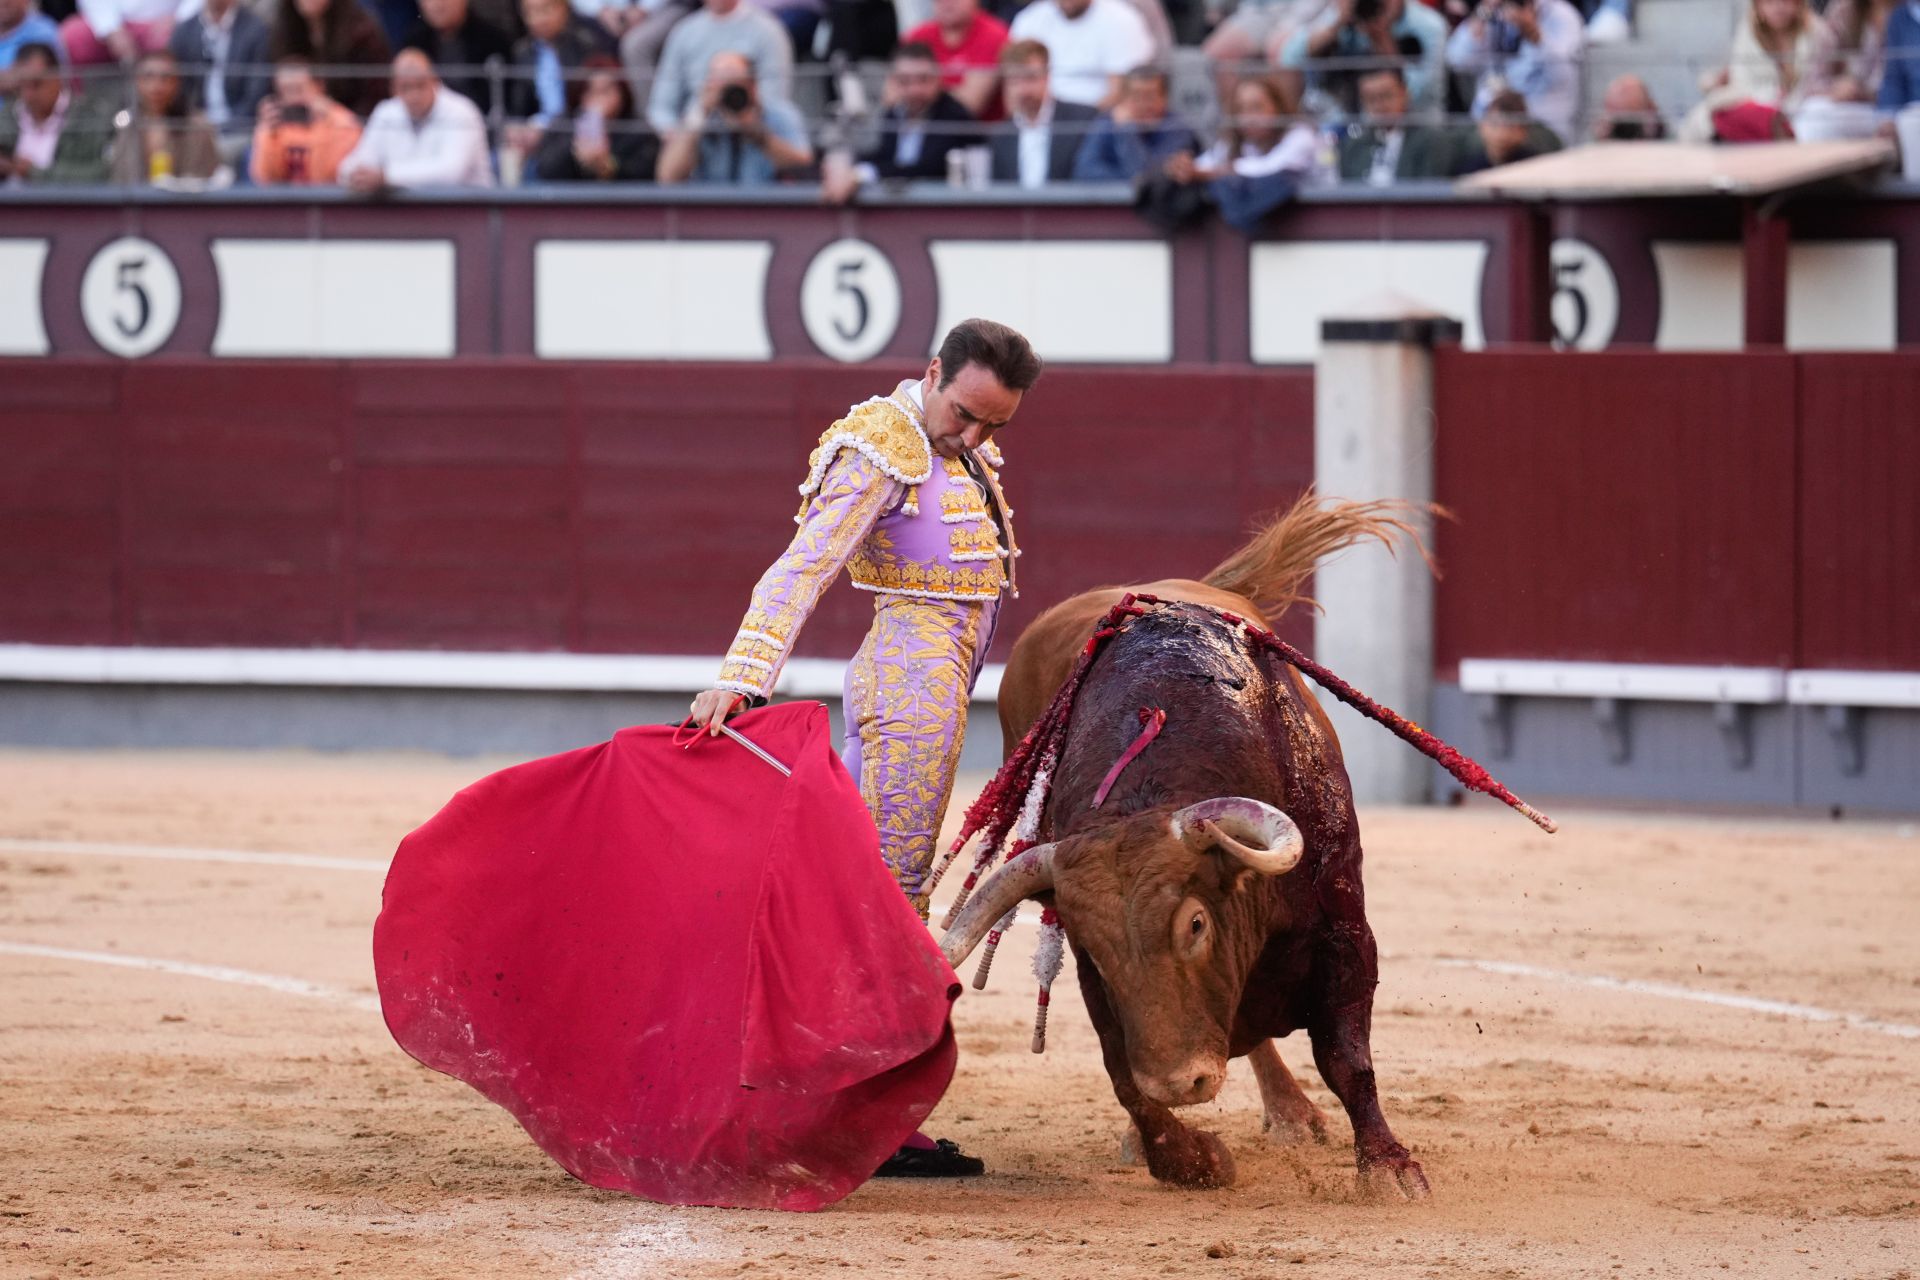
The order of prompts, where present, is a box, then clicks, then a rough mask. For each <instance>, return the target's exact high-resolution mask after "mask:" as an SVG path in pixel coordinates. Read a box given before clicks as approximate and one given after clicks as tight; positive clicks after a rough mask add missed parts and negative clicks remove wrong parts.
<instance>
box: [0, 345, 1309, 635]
mask: <svg viewBox="0 0 1920 1280" xmlns="http://www.w3.org/2000/svg"><path fill="white" fill-rule="evenodd" d="M912 372H913V370H912V369H910V368H900V369H881V370H878V371H877V372H876V371H875V370H873V369H867V370H857V369H846V368H839V367H834V366H819V365H798V364H792V365H755V366H750V367H746V366H734V365H714V366H688V365H677V366H634V365H556V364H553V363H549V362H531V361H528V362H511V361H509V362H502V361H497V360H487V361H475V362H472V363H463V362H433V363H423V364H393V363H370V362H367V363H321V362H287V363H235V362H230V361H221V362H217V363H216V362H164V361H163V362H148V363H143V364H127V365H102V364H99V363H81V362H67V361H61V360H52V361H47V360H41V361H34V362H30V363H29V362H24V361H20V362H0V458H4V459H5V463H4V465H3V466H0V642H9V641H10V642H23V641H24V642H37V643H54V644H138V645H187V646H197V645H223V646H224V645H233V646H267V647H276V646H289V647H315V646H318V647H333V646H362V647H376V648H446V649H573V650H580V651H591V652H633V653H717V652H719V651H720V650H722V649H723V648H724V647H725V646H726V644H727V642H728V640H729V639H730V638H731V635H732V631H733V628H734V627H735V626H736V625H737V623H738V619H739V615H740V612H741V610H742V608H743V606H744V603H745V600H746V594H747V591H748V589H749V588H750V587H751V585H752V583H753V581H754V579H755V578H756V577H757V576H758V574H759V573H760V571H761V570H762V569H763V568H764V567H765V566H766V564H767V563H768V562H769V561H770V560H771V559H772V558H773V556H774V555H775V554H776V553H777V552H778V551H779V549H780V548H781V546H783V545H784V542H785V539H786V538H787V536H788V535H789V534H790V533H791V531H792V524H791V523H790V521H791V517H792V514H793V511H794V509H795V505H796V503H797V501H798V495H797V493H796V492H795V490H796V486H797V485H798V484H799V482H800V480H801V478H802V477H803V475H804V473H805V465H806V455H807V452H808V450H809V449H810V448H811V447H812V445H813V442H814V439H815V437H817V435H818V434H819V432H820V431H821V430H822V429H824V427H825V426H826V424H827V423H828V422H830V421H831V420H832V419H834V418H835V417H837V416H839V414H840V413H841V412H843V411H844V410H845V408H846V407H847V405H849V404H850V403H853V402H854V401H857V400H860V399H864V398H865V397H866V396H868V395H872V394H875V393H879V392H884V391H886V390H888V389H890V388H891V386H892V383H893V381H894V379H895V378H896V377H898V376H904V375H907V374H911V373H912ZM1312 399H1313V397H1312V375H1311V373H1310V372H1304V371H1298V370H1295V371H1256V370H1249V369H1244V368H1242V369H1230V370H1209V369H1199V370H1187V371H1182V372H1171V371H1128V372H1115V371H1106V370H1090V369H1072V368H1060V369H1054V370H1051V371H1049V373H1048V374H1047V376H1046V377H1045V378H1044V379H1043V381H1042V382H1041V384H1040V386H1039V387H1038V388H1037V389H1036V390H1035V391H1034V392H1033V394H1032V395H1031V396H1030V397H1029V400H1028V403H1027V405H1026V406H1025V407H1024V408H1023V409H1022V412H1021V414H1020V417H1019V418H1018V419H1017V420H1016V422H1015V424H1014V425H1013V426H1011V427H1009V428H1008V429H1007V430H1006V432H1005V433H1004V434H1003V436H1002V442H1003V444H1004V447H1005V450H1006V453H1007V456H1008V472H1007V481H1008V486H1009V490H1010V496H1011V498H1012V501H1013V503H1014V506H1015V510H1016V512H1017V520H1016V524H1017V526H1018V529H1019V532H1020V538H1021V542H1022V545H1023V546H1024V547H1025V548H1026V549H1027V554H1026V556H1025V557H1024V558H1023V560H1022V561H1021V564H1020V577H1021V589H1022V599H1021V600H1020V601H1019V602H1018V604H1017V605H1016V607H1015V608H1014V610H1013V612H1012V614H1011V615H1010V617H1009V619H1008V623H1007V624H1006V625H1003V627H1002V629H1001V634H1000V639H999V642H998V644H997V646H996V648H997V650H998V652H999V653H1001V654H1004V652H1005V650H1006V647H1007V645H1008V644H1009V643H1010V642H1011V640H1012V638H1013V636H1014V635H1015V634H1017V631H1018V627H1019V626H1020V625H1023V624H1024V623H1025V622H1026V621H1027V620H1028V619H1030V618H1031V617H1032V616H1033V615H1034V614H1035V613H1037V612H1038V611H1039V610H1040V609H1041V608H1044V607H1045V606H1046V605H1047V604H1050V603H1052V602H1054V601H1056V600H1058V599H1060V598H1062V597H1064V596H1066V595H1068V594H1071V593H1072V592H1074V591H1078V590H1081V589H1083V588H1085V587H1088V586H1093V585H1097V584H1100V583H1103V582H1115V581H1128V580H1133V581H1139V580H1146V579H1152V578H1156V577H1162V576H1167V575H1192V574H1197V573H1199V572H1202V571H1204V570H1205V569H1207V568H1208V567H1210V566H1211V565H1212V564H1214V563H1215V562H1216V561H1218V560H1219V559H1220V558H1221V557H1222V556H1224V555H1225V554H1226V552H1227V551H1228V550H1229V549H1230V548H1231V547H1232V546H1234V545H1236V543H1237V542H1238V541H1239V539H1240V537H1241V535H1242V534H1243V532H1244V530H1245V528H1246V527H1247V525H1248V523H1249V522H1250V520H1251V519H1252V518H1253V517H1254V516H1255V515H1257V514H1258V513H1260V512H1262V511H1265V510H1267V509H1270V508H1272V507H1274V506H1277V505H1279V504H1282V503H1284V502H1286V501H1288V500H1290V499H1291V498H1292V496H1293V495H1294V494H1296V493H1297V492H1299V490H1300V489H1301V488H1302V487H1304V486H1305V485H1306V484H1307V483H1308V482H1309V480H1310V479H1311V469H1312ZM869 611H870V603H869V602H868V601H867V600H866V599H865V597H864V596H861V595H859V594H858V593H856V592H852V591H847V590H839V591H836V592H834V593H833V595H832V596H831V597H830V601H829V604H828V606H827V607H826V608H825V609H824V610H823V612H822V613H821V615H820V616H819V617H818V618H817V620H816V622H815V624H814V625H813V626H812V627H811V628H809V630H808V632H807V634H806V636H805V637H804V639H803V641H802V642H801V645H800V651H801V652H803V653H812V654H822V655H834V654H839V655H844V654H847V653H849V652H851V650H852V648H853V646H854V645H855V643H857V640H858V637H859V636H860V634H861V633H862V632H863V631H864V629H865V622H866V616H867V614H868V612H869ZM1291 629H1292V632H1293V636H1294V638H1295V639H1296V640H1304V639H1306V638H1307V632H1308V627H1307V625H1306V622H1305V619H1300V618H1297V619H1294V620H1293V623H1292V628H1291Z"/></svg>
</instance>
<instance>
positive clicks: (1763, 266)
mask: <svg viewBox="0 0 1920 1280" xmlns="http://www.w3.org/2000/svg"><path fill="white" fill-rule="evenodd" d="M1792 239H1793V226H1792V224H1791V223H1789V222H1788V221H1787V219H1786V218H1785V217H1784V216H1782V214H1781V213H1780V211H1779V209H1778V208H1774V207H1771V202H1770V201H1760V200H1749V201H1747V202H1746V204H1745V205H1744V206H1743V207H1742V209H1741V212H1740V257H1741V266H1742V268H1743V273H1744V275H1745V276H1746V324H1745V330H1746V332H1745V338H1746V345H1747V346H1749V347H1779V346H1785V345H1786V341H1787V247H1788V245H1789V244H1790V243H1791V242H1792Z"/></svg>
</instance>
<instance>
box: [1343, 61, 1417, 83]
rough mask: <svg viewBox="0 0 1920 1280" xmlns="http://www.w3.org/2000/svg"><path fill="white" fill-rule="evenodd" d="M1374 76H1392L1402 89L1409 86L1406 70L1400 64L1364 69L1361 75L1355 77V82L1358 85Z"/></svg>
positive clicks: (1386, 64) (1391, 63) (1386, 63)
mask: <svg viewBox="0 0 1920 1280" xmlns="http://www.w3.org/2000/svg"><path fill="white" fill-rule="evenodd" d="M1374 76H1392V77H1393V78H1394V79H1395V80H1398V81H1399V82H1400V87H1401V88H1403V89H1404V88H1405V87H1406V84H1407V73H1406V70H1405V69H1404V68H1402V67H1401V65H1400V64H1399V63H1398V62H1385V63H1382V64H1380V65H1379V66H1377V67H1364V68H1362V69H1361V71H1360V73H1359V74H1358V75H1356V76H1355V77H1354V81H1355V82H1356V83H1358V82H1359V81H1361V80H1367V79H1371V78H1372V77H1374Z"/></svg>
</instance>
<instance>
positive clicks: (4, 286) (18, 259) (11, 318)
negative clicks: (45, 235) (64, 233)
mask: <svg viewBox="0 0 1920 1280" xmlns="http://www.w3.org/2000/svg"><path fill="white" fill-rule="evenodd" d="M46 267H47V242H46V241H45V240H0V356H43V355H46V354H47V352H48V350H49V347H48V345H47V327H46V325H45V324H44V323H42V322H41V319H40V278H41V276H42V274H43V273H44V272H45V271H46Z"/></svg>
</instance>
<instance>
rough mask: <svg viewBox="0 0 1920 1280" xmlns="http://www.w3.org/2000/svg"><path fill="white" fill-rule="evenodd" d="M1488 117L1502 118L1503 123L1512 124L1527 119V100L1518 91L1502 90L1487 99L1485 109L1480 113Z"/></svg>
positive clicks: (1483, 116)
mask: <svg viewBox="0 0 1920 1280" xmlns="http://www.w3.org/2000/svg"><path fill="white" fill-rule="evenodd" d="M1481 116H1482V118H1485V117H1488V116H1504V117H1506V119H1505V121H1504V123H1507V124H1512V123H1515V122H1517V121H1521V120H1524V119H1526V118H1527V100H1526V97H1525V96H1524V95H1522V94H1521V93H1520V91H1519V90H1518V89H1502V90H1501V91H1500V92H1498V93H1496V94H1494V95H1493V96H1492V97H1491V98H1489V99H1487V109H1486V110H1485V111H1484V112H1482V113H1481Z"/></svg>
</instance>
